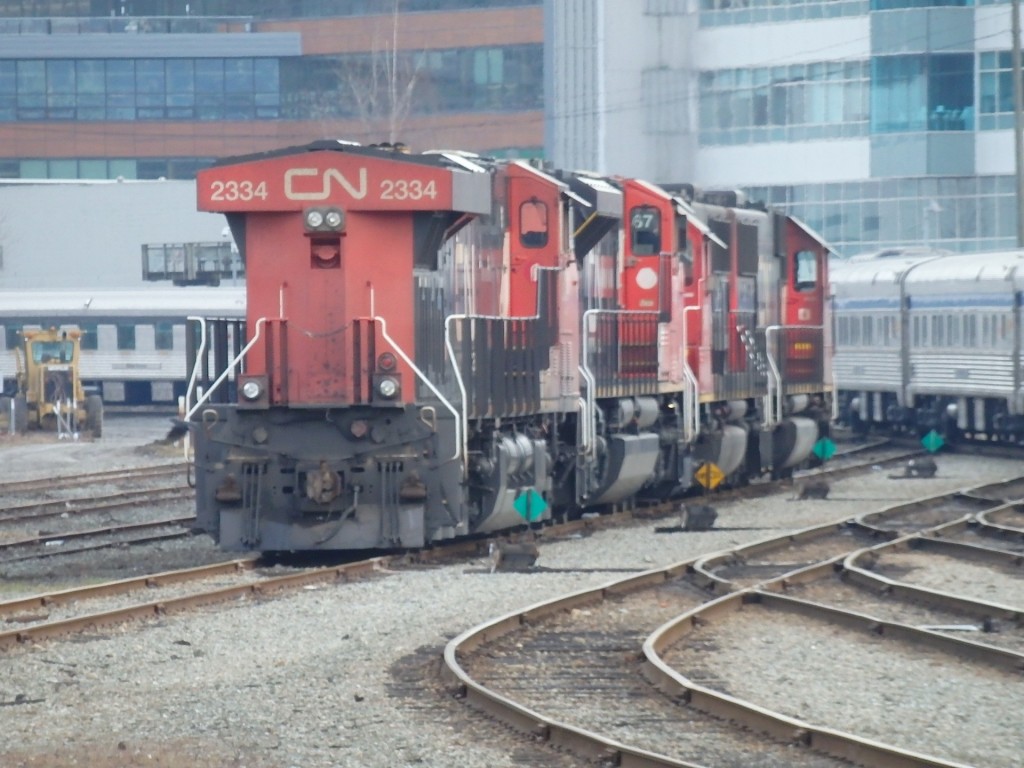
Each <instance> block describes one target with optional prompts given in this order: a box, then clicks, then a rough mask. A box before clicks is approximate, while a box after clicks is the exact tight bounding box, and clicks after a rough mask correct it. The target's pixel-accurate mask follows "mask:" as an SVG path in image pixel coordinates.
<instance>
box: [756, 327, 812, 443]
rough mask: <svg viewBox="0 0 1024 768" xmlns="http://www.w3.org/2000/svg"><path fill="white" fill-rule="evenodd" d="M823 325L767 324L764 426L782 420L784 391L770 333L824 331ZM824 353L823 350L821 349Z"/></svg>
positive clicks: (765, 339)
mask: <svg viewBox="0 0 1024 768" xmlns="http://www.w3.org/2000/svg"><path fill="white" fill-rule="evenodd" d="M824 329H825V326H824V325H769V326H768V327H767V328H765V331H764V346H765V356H766V357H767V358H768V367H769V369H770V371H769V374H770V375H769V376H768V393H767V394H766V395H765V403H764V412H765V420H764V421H765V423H764V426H765V427H766V428H771V427H774V426H775V425H776V424H778V423H779V422H780V421H782V411H783V404H784V402H785V399H784V398H785V393H784V392H783V390H782V374H781V373H780V372H779V366H778V364H777V363H776V362H775V356H774V355H773V354H772V334H773V332H777V331H824ZM822 354H824V350H822ZM773 389H775V390H776V392H775V401H776V402H775V410H773V409H772V390H773Z"/></svg>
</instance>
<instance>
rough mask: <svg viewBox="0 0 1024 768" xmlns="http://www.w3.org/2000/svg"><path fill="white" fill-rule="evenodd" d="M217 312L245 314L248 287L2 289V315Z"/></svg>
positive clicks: (183, 313) (165, 314) (184, 313)
mask: <svg viewBox="0 0 1024 768" xmlns="http://www.w3.org/2000/svg"><path fill="white" fill-rule="evenodd" d="M218 313H219V314H223V315H227V316H239V317H240V316H242V315H244V314H245V287H244V286H229V287H219V288H210V287H205V286H190V287H187V288H163V287H160V288H151V289H147V288H132V289H129V290H123V291H116V290H106V291H94V290H87V289H85V290H77V291H5V292H0V318H3V317H28V316H31V317H40V316H46V315H52V316H54V317H78V318H87V317H88V316H89V315H95V316H97V317H99V316H111V315H118V316H124V317H132V316H146V317H160V316H168V317H180V316H183V315H189V314H218Z"/></svg>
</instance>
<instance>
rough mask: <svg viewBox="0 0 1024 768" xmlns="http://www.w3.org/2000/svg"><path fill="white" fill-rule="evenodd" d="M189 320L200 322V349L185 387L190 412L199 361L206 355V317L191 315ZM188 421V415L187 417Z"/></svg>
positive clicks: (186, 405)
mask: <svg viewBox="0 0 1024 768" xmlns="http://www.w3.org/2000/svg"><path fill="white" fill-rule="evenodd" d="M185 319H186V320H188V321H189V322H192V321H195V322H197V323H199V349H197V350H196V357H195V360H193V361H192V374H191V375H190V376H189V378H188V386H187V387H185V413H186V414H187V413H188V412H189V404H188V402H189V396H190V395H191V394H192V393H193V392H195V390H196V386H197V385H196V379H198V378H199V361H200V360H202V359H204V358H205V356H206V318H205V317H196V316H195V315H189V316H188V317H186V318H185ZM185 421H188V417H187V416H186V417H185Z"/></svg>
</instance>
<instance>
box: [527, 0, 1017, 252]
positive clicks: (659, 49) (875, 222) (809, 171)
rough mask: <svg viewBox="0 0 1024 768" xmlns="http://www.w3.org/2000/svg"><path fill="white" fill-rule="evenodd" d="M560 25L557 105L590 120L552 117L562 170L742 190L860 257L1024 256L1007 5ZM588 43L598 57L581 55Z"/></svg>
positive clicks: (724, 14)
mask: <svg viewBox="0 0 1024 768" xmlns="http://www.w3.org/2000/svg"><path fill="white" fill-rule="evenodd" d="M546 9H547V12H548V14H549V32H550V33H551V34H552V35H553V36H554V38H553V39H554V46H553V51H552V53H551V54H550V58H549V61H550V63H551V64H552V66H553V67H554V69H555V70H556V72H554V73H553V77H552V78H549V81H548V82H549V88H551V89H552V91H553V92H554V93H556V94H564V98H565V99H569V100H572V104H573V106H572V108H571V109H568V110H560V109H559V108H558V106H557V105H558V104H559V103H561V102H562V101H563V100H564V99H562V100H560V99H558V98H556V99H555V100H554V102H553V106H552V107H550V108H549V109H548V112H547V113H546V127H547V136H548V140H549V143H550V146H551V147H552V155H553V159H554V160H555V162H568V163H569V164H573V163H574V161H578V162H581V163H583V164H587V165H595V164H596V165H597V166H598V167H601V168H602V169H603V170H606V171H608V172H615V173H636V174H637V175H645V176H647V177H648V178H653V179H656V180H658V181H678V180H682V179H685V180H688V181H693V182H695V183H696V184H698V185H699V186H705V187H733V188H742V189H744V190H745V191H746V192H747V193H748V197H750V198H751V199H755V200H764V201H766V202H769V203H773V204H778V205H782V206H785V207H786V208H788V209H789V210H791V211H792V212H794V213H795V214H797V215H798V216H800V217H802V218H803V219H805V220H806V221H807V223H808V224H809V225H810V226H812V227H814V228H815V229H817V230H818V231H820V232H822V233H823V234H824V236H825V237H826V238H828V239H829V240H830V241H831V242H832V243H833V244H834V245H835V246H836V247H837V249H838V250H839V251H840V252H841V253H843V254H846V255H850V254H853V253H857V252H860V251H871V250H877V249H881V248H887V247H892V246H900V245H922V244H928V245H932V246H936V247H942V248H948V249H950V250H994V249H999V248H1010V247H1015V245H1016V221H1017V211H1016V200H1015V182H1014V176H1013V174H1014V153H1013V131H1012V128H1013V90H1012V70H1011V66H1010V58H1011V54H1010V48H1011V38H1010V32H1009V29H1010V4H1009V2H1008V0H1003V1H1002V2H992V1H990V0H978V2H977V3H976V4H975V3H968V2H964V0H825V1H822V0H810V1H806V0H700V2H699V8H698V10H696V11H695V10H694V8H693V6H692V5H691V4H689V3H687V2H684V0H643V2H637V3H635V4H633V3H631V4H630V7H629V8H625V7H623V5H622V4H618V3H613V2H607V0H563V1H562V2H551V1H549V2H548V3H547V6H546ZM580 30H582V33H583V35H584V37H585V39H590V40H593V41H595V42H596V41H600V42H601V52H600V54H599V55H597V54H594V53H593V51H594V50H596V48H595V49H587V48H585V47H581V46H578V45H576V46H571V45H570V44H568V43H566V42H565V40H564V39H568V37H569V36H570V35H577V36H578V35H579V34H580ZM560 37H562V38H564V39H563V41H562V42H559V38H560ZM639 41H643V42H642V44H638V42H639ZM585 60H589V64H590V66H589V67H585V66H584V62H585ZM631 61H632V62H633V63H632V65H631V64H630V62H631ZM630 66H631V71H630V75H629V76H628V77H626V76H624V74H623V71H622V70H623V68H624V67H630ZM566 78H568V81H569V82H568V83H567V82H565V80H566ZM591 88H594V89H596V90H599V91H600V92H601V93H602V94H603V96H602V98H601V99H600V100H598V99H589V100H588V99H587V97H586V96H585V94H587V93H589V92H590V89H591ZM583 123H588V124H589V125H590V126H591V127H592V128H593V130H594V131H595V132H596V134H597V135H598V136H599V137H603V138H602V139H600V140H599V141H597V142H596V143H595V144H594V145H593V146H590V145H583V144H581V143H580V142H579V141H575V140H573V139H572V138H571V137H573V136H574V132H575V131H576V130H578V128H579V126H580V125H581V124H583ZM623 136H628V141H623V140H622V137H623ZM581 149H585V150H587V151H588V153H589V157H586V158H572V159H570V157H571V155H572V154H573V153H574V152H579V151H580V150H581Z"/></svg>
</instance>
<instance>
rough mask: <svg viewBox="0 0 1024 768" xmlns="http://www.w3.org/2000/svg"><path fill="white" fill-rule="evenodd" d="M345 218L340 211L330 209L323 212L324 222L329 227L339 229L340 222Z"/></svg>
mask: <svg viewBox="0 0 1024 768" xmlns="http://www.w3.org/2000/svg"><path fill="white" fill-rule="evenodd" d="M344 220H345V217H344V216H342V215H341V211H338V210H334V209H331V210H329V211H328V212H327V213H325V214H324V224H326V225H327V226H328V227H330V228H331V229H341V223H342V222H343V221H344Z"/></svg>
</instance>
